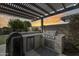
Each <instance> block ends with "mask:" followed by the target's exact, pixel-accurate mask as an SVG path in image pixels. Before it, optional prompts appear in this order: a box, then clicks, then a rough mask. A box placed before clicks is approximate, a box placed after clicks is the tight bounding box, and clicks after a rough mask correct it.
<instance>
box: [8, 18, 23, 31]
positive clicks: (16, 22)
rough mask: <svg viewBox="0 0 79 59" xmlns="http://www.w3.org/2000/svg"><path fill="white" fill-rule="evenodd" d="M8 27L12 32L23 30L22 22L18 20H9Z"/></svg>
mask: <svg viewBox="0 0 79 59" xmlns="http://www.w3.org/2000/svg"><path fill="white" fill-rule="evenodd" d="M9 26H10V27H11V28H12V29H13V30H14V31H16V30H20V31H21V30H22V29H23V22H22V21H21V20H19V19H13V20H10V22H9Z"/></svg>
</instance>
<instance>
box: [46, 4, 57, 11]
mask: <svg viewBox="0 0 79 59" xmlns="http://www.w3.org/2000/svg"><path fill="white" fill-rule="evenodd" d="M46 5H47V6H48V7H49V8H51V9H52V10H53V11H55V12H56V9H55V8H54V7H53V6H52V5H51V4H49V3H46Z"/></svg>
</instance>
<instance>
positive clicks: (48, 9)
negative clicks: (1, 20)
mask: <svg viewBox="0 0 79 59" xmlns="http://www.w3.org/2000/svg"><path fill="white" fill-rule="evenodd" d="M77 8H79V4H78V3H0V13H4V14H9V15H13V16H18V17H22V18H27V19H30V20H32V21H35V20H39V19H41V26H42V27H41V28H42V32H43V19H44V18H46V17H49V16H53V15H56V14H59V13H63V12H66V11H70V10H73V9H77Z"/></svg>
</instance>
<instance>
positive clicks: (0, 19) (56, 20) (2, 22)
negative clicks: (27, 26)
mask: <svg viewBox="0 0 79 59" xmlns="http://www.w3.org/2000/svg"><path fill="white" fill-rule="evenodd" d="M75 13H79V9H75V10H71V11H68V12H65V13H61V14H58V15H54V16H50V17H47V18H45V19H44V26H47V25H57V24H64V23H65V22H64V21H62V20H61V17H63V16H67V15H71V14H75ZM10 19H21V20H22V21H23V20H27V21H30V20H28V19H23V18H18V17H14V16H9V15H5V14H0V28H2V27H5V26H8V21H9V20H10ZM40 22H41V21H40V20H37V21H34V22H32V26H41V23H40Z"/></svg>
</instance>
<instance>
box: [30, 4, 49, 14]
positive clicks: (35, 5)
mask: <svg viewBox="0 0 79 59" xmlns="http://www.w3.org/2000/svg"><path fill="white" fill-rule="evenodd" d="M31 5H32V6H34V7H36V8H38V9H39V10H41V11H43V12H45V13H46V14H49V12H48V11H46V10H44V9H43V8H41V7H40V6H38V5H36V4H34V3H31Z"/></svg>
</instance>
